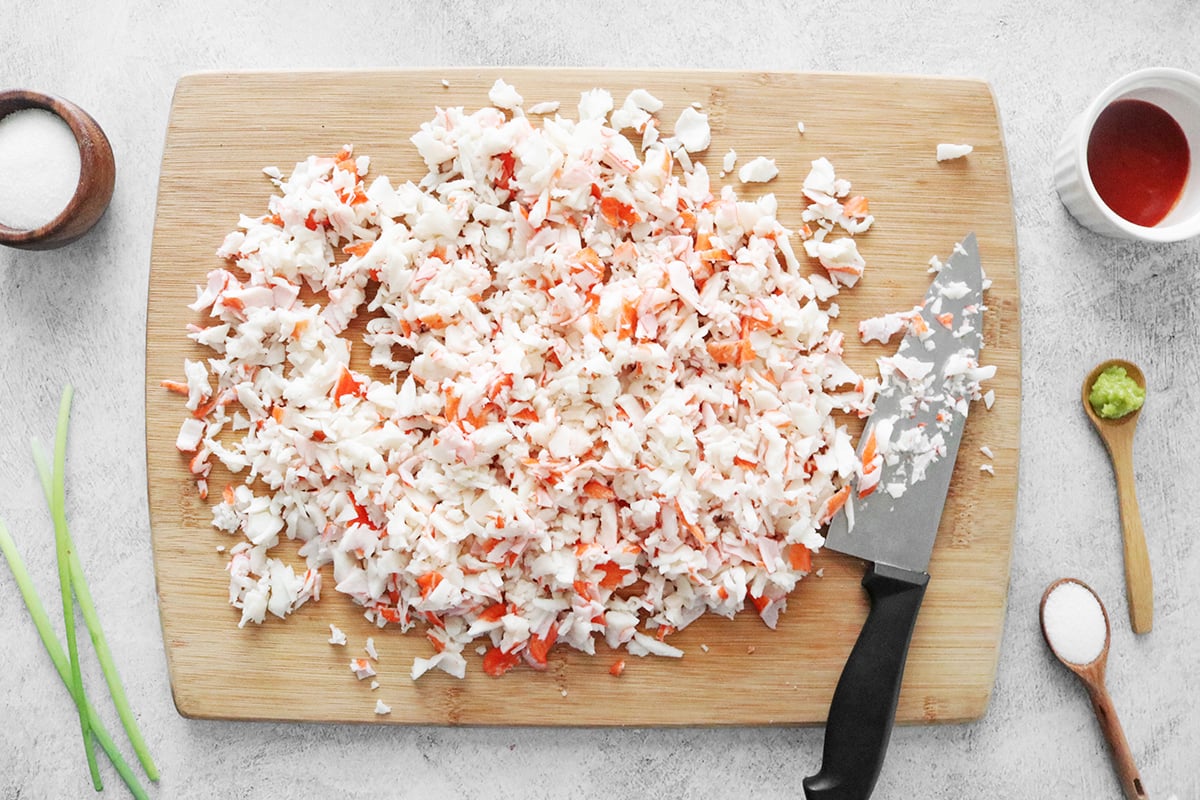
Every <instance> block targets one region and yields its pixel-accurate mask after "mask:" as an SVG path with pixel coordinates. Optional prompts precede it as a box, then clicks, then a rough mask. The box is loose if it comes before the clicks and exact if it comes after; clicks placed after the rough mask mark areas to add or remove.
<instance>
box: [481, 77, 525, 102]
mask: <svg viewBox="0 0 1200 800" xmlns="http://www.w3.org/2000/svg"><path fill="white" fill-rule="evenodd" d="M488 99H489V100H491V101H492V105H494V106H496V108H503V109H512V108H517V107H518V106H520V105H521V103H523V102H525V99H524V98H523V97H521V95H520V94H519V93H518V92H517V90H516V89H515V88H514V87H512V86H511V85H509V84H507V83H505V82H504V79H503V78H497V79H496V82H495V83H494V84H492V88H491V89H489V90H488Z"/></svg>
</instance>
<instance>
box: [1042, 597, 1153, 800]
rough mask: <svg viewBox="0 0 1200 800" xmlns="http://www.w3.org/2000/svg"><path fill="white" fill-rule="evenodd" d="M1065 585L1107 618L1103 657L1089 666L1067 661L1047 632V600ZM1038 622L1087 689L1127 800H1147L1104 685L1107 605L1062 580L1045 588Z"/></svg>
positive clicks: (1106, 629)
mask: <svg viewBox="0 0 1200 800" xmlns="http://www.w3.org/2000/svg"><path fill="white" fill-rule="evenodd" d="M1064 583H1076V584H1078V585H1079V586H1081V587H1083V588H1084V589H1086V590H1087V591H1089V592H1091V594H1092V596H1093V597H1095V598H1096V602H1097V603H1098V604H1099V605H1100V611H1101V613H1102V614H1104V647H1103V649H1101V650H1100V655H1098V656H1096V658H1095V659H1093V660H1092V661H1091V662H1090V663H1088V664H1075V663H1073V662H1071V661H1069V660H1068V659H1066V658H1064V657H1063V656H1062V654H1060V653H1059V652H1058V651H1057V650H1055V649H1054V642H1053V641H1052V640H1051V638H1050V634H1049V633H1047V632H1046V600H1047V599H1048V598H1049V597H1050V593H1051V592H1053V591H1054V590H1055V589H1057V588H1058V587H1059V586H1061V585H1062V584H1064ZM1038 618H1039V619H1040V620H1041V625H1042V636H1043V637H1045V639H1046V644H1047V646H1049V648H1050V651H1051V652H1052V653H1054V657H1055V658H1057V659H1058V660H1059V661H1060V662H1062V665H1063V666H1064V667H1066V668H1067V669H1069V670H1071V672H1074V673H1075V675H1076V676H1077V677H1078V678H1079V680H1080V681H1082V682H1083V685H1084V687H1085V688H1086V689H1087V693H1088V697H1089V698H1091V701H1092V709H1093V710H1094V711H1095V712H1096V720H1097V721H1098V722H1099V723H1100V730H1101V731H1102V732H1103V734H1104V738H1105V740H1107V741H1108V746H1109V749H1110V750H1111V751H1112V759H1113V767H1114V768H1115V769H1116V771H1117V778H1118V779H1119V780H1120V781H1121V788H1122V789H1123V790H1124V792H1125V797H1126V798H1127V800H1148V797H1149V795H1147V794H1146V790H1145V788H1144V787H1143V786H1142V776H1141V775H1140V774H1139V772H1138V768H1137V764H1135V763H1133V753H1132V752H1131V751H1130V750H1129V742H1128V741H1127V740H1126V739H1125V731H1124V730H1123V729H1122V728H1121V721H1120V720H1119V719H1117V710H1116V708H1114V707H1113V702H1112V697H1111V696H1110V695H1109V694H1108V688H1107V687H1106V686H1105V684H1104V672H1105V668H1106V667H1107V665H1108V645H1109V642H1110V641H1111V638H1112V637H1111V631H1112V629H1111V628H1110V627H1109V623H1108V611H1107V610H1106V609H1105V608H1104V603H1101V602H1100V597H1099V596H1098V595H1097V594H1096V592H1095V591H1093V589H1092V587H1090V586H1088V585H1087V584H1086V583H1084V582H1083V581H1081V580H1077V579H1075V578H1060V579H1059V580H1056V581H1055V582H1054V583H1052V584H1050V585H1049V586H1048V587H1046V592H1045V593H1044V594H1043V595H1042V602H1041V604H1040V605H1039V606H1038Z"/></svg>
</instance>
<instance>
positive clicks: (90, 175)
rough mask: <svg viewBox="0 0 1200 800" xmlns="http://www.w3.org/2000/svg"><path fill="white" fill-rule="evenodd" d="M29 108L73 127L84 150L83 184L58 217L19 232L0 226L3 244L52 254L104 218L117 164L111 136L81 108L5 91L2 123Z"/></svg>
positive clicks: (46, 97) (45, 97) (1, 103)
mask: <svg viewBox="0 0 1200 800" xmlns="http://www.w3.org/2000/svg"><path fill="white" fill-rule="evenodd" d="M26 109H42V110H45V111H49V112H50V113H52V114H55V115H56V116H58V117H59V118H60V119H62V120H63V121H64V122H66V123H67V125H68V126H69V127H70V128H71V132H72V133H73V134H74V135H75V141H76V143H77V144H78V145H79V183H78V185H77V186H76V187H75V193H74V195H72V197H71V199H70V200H69V201H68V202H67V204H66V206H65V207H64V208H63V209H62V211H60V212H59V213H58V216H56V217H54V218H53V219H51V220H50V221H49V222H46V223H45V224H43V225H39V226H37V227H34V228H29V229H18V228H10V227H8V226H7V225H5V224H4V223H2V222H0V244H3V245H7V246H9V247H17V248H20V249H22V250H50V249H53V248H56V247H62V246H63V245H65V244H69V243H70V242H73V241H75V240H76V239H78V238H79V237H80V236H82V235H83V234H85V233H87V232H88V231H89V230H90V229H91V228H92V226H94V225H95V224H96V223H97V222H99V221H100V218H101V217H102V216H104V212H105V210H107V209H108V204H109V201H110V200H111V199H112V193H113V184H114V182H115V180H116V173H117V170H116V163H115V162H114V160H113V152H112V146H111V145H110V144H109V142H108V137H106V136H105V135H104V131H103V130H101V129H100V126H99V125H98V124H97V123H96V120H94V119H92V117H91V115H89V114H88V113H87V112H86V111H84V110H83V109H81V108H80V107H79V106H77V105H75V104H74V103H72V102H70V101H68V100H63V99H62V98H60V97H54V96H53V95H48V94H42V93H40V92H31V91H25V90H19V89H18V90H13V91H6V92H0V120H3V119H4V118H5V117H7V116H8V115H9V114H12V113H13V112H16V111H23V110H26Z"/></svg>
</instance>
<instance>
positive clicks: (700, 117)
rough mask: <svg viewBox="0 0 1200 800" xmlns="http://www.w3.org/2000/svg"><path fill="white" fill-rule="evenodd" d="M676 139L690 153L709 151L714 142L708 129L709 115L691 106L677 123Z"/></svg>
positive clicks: (684, 111) (680, 116)
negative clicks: (709, 146)
mask: <svg viewBox="0 0 1200 800" xmlns="http://www.w3.org/2000/svg"><path fill="white" fill-rule="evenodd" d="M675 138H676V139H678V140H679V143H680V144H681V145H682V146H683V149H684V150H686V151H687V152H689V153H699V152H702V151H704V150H707V149H708V145H709V143H710V142H711V141H712V131H711V130H710V129H709V127H708V115H707V114H701V113H700V112H699V111H697V110H696V109H694V108H692V107H691V106H689V107H687V108H685V109H684V110H683V113H681V114H680V115H679V119H678V120H676V121H675Z"/></svg>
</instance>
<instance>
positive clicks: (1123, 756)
mask: <svg viewBox="0 0 1200 800" xmlns="http://www.w3.org/2000/svg"><path fill="white" fill-rule="evenodd" d="M1088 696H1090V697H1091V698H1092V708H1093V709H1095V711H1096V719H1097V721H1099V723H1100V730H1101V731H1103V733H1104V738H1105V739H1106V740H1107V741H1108V746H1109V748H1110V749H1111V750H1112V758H1113V766H1114V767H1115V768H1116V770H1117V778H1118V779H1120V781H1121V789H1122V790H1123V791H1124V792H1125V797H1126V800H1148V798H1149V795H1147V794H1146V790H1145V788H1144V787H1143V786H1142V776H1141V774H1140V773H1139V772H1138V768H1137V764H1135V763H1133V753H1132V752H1130V750H1129V742H1128V741H1127V740H1126V739H1125V731H1124V730H1122V728H1121V721H1120V720H1119V719H1117V710H1116V709H1115V708H1114V707H1113V702H1112V698H1111V697H1110V696H1109V694H1108V690H1107V689H1106V688H1104V686H1103V684H1101V685H1099V686H1096V685H1093V684H1091V683H1089V684H1088Z"/></svg>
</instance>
